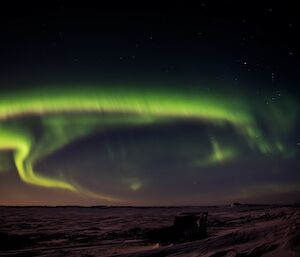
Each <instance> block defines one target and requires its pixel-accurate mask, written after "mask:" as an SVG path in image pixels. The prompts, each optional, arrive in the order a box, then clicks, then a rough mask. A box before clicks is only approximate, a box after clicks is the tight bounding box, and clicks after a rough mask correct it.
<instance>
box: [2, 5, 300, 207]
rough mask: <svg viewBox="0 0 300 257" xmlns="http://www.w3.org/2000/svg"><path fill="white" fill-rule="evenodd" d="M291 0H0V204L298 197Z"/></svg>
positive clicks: (295, 22) (299, 145)
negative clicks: (90, 1) (112, 2)
mask: <svg viewBox="0 0 300 257" xmlns="http://www.w3.org/2000/svg"><path fill="white" fill-rule="evenodd" d="M292 2H293V1H285V2H282V3H281V5H275V4H274V3H273V4H272V2H271V4H267V1H265V4H261V3H260V4H256V3H255V1H223V2H222V1H200V2H199V4H198V5H197V6H188V5H185V4H184V3H183V2H178V3H176V2H174V3H173V5H172V6H159V7H157V6H146V7H142V6H132V7H131V6H125V5H124V6H117V4H116V6H115V7H114V8H113V6H104V5H102V6H100V7H89V8H85V7H82V6H68V5H66V4H64V3H63V2H61V4H57V5H55V4H52V5H51V6H44V7H42V6H34V7H30V6H13V7H11V6H10V7H6V6H3V7H2V11H1V12H2V15H1V18H0V19H1V26H0V35H1V40H0V204H1V205H139V206H141V205H144V206H149V205H207V204H208V205H210V204H229V203H232V202H246V203H295V202H299V199H300V173H299V165H300V158H299V157H300V134H299V132H300V120H299V98H300V93H299V92H298V86H299V85H300V78H299V67H300V65H299V54H300V49H299V46H300V42H299V39H297V36H298V35H299V32H300V31H299V14H298V12H297V10H298V9H297V8H296V4H292Z"/></svg>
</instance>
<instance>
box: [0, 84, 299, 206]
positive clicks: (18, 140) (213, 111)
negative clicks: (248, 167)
mask: <svg viewBox="0 0 300 257" xmlns="http://www.w3.org/2000/svg"><path fill="white" fill-rule="evenodd" d="M260 108H261V107H260V106H259V104H258V103H253V101H252V102H249V101H248V100H247V99H244V98H242V96H238V97H236V96H234V95H230V94H229V95H228V94H226V95H222V94H212V93H210V94H208V93H207V92H201V91H196V92H190V91H183V90H181V91H180V90H177V91H176V90H170V89H161V90H154V89H138V88H133V87H132V88H126V90H125V89H124V88H122V87H119V88H118V87H113V89H111V88H109V87H95V86H93V87H73V88H70V87H66V88H63V87H61V88H58V87H57V88H53V87H52V88H51V89H50V88H49V89H47V88H45V87H43V88H42V89H32V90H24V91H22V90H19V91H18V92H15V93H8V92H7V93H2V94H1V95H0V149H2V150H5V151H7V150H10V151H12V152H13V156H14V163H15V167H16V169H17V172H18V174H19V177H20V178H21V180H22V181H23V182H25V183H28V184H32V185H36V186H40V187H49V188H61V189H65V190H69V191H72V192H77V193H83V194H87V195H89V196H92V197H99V198H100V199H109V200H111V201H114V200H116V199H114V198H113V197H109V196H105V195H102V194H96V193H92V192H89V191H88V190H87V189H84V188H82V187H81V186H80V185H79V184H77V183H75V182H72V181H68V180H67V179H64V178H54V177H48V176H45V175H41V174H40V173H39V172H38V171H36V170H35V169H34V164H35V162H36V161H38V160H40V159H42V158H44V157H45V156H47V155H51V154H52V153H54V152H55V151H57V150H58V149H60V148H63V147H64V146H65V145H67V144H69V143H70V142H72V141H74V140H76V139H78V138H81V137H84V136H86V135H88V134H90V133H92V132H95V131H98V132H100V133H101V131H107V130H110V129H112V128H114V127H119V126H128V127H130V126H147V125H149V124H157V123H159V124H169V123H172V122H174V121H176V122H178V121H179V122H185V121H188V120H191V121H201V122H204V123H206V124H211V125H212V126H216V127H220V128H222V127H224V126H230V128H231V129H232V131H234V133H236V134H237V135H238V136H239V137H240V138H241V139H242V140H243V141H244V144H245V145H246V146H247V147H249V148H250V149H252V150H253V151H256V152H259V153H260V154H262V155H264V154H276V155H281V156H282V157H284V156H285V155H286V153H287V146H286V142H285V139H286V138H287V136H288V134H289V133H290V131H291V130H293V129H294V124H295V123H296V119H297V113H298V112H297V109H298V106H297V104H296V101H294V100H292V98H291V97H289V98H288V99H284V98H281V99H280V104H279V105H276V104H275V103H274V104H273V105H270V106H268V108H265V110H264V113H263V114H261V113H259V112H258V110H259V109H260ZM282 109H285V110H287V109H289V115H286V114H284V113H283V112H282ZM262 115H263V116H267V117H268V120H269V123H268V124H266V126H265V127H262V126H261V125H260V121H259V119H260V116H262ZM26 117H36V118H37V119H39V120H40V122H41V126H42V135H39V136H38V135H36V133H35V132H34V131H32V129H30V127H29V126H26V124H25V123H24V122H22V119H24V118H26ZM274 124H276V129H275V130H274V129H272V128H274ZM264 130H268V131H271V132H272V133H269V135H268V136H267V137H266V136H265V132H264ZM270 135H271V136H270ZM237 154H238V150H237V149H234V148H233V145H232V146H228V145H227V146H225V145H222V143H221V142H219V141H218V139H217V138H215V137H214V136H213V135H212V136H211V152H207V154H205V156H202V157H200V160H197V161H196V162H195V165H196V166H200V167H201V166H211V165H218V164H221V163H223V162H225V161H234V159H235V158H236V156H237ZM130 187H131V188H132V189H133V190H134V191H136V190H138V189H139V188H140V187H141V183H140V182H136V181H135V180H134V183H132V184H131V185H130Z"/></svg>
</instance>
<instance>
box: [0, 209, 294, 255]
mask: <svg viewBox="0 0 300 257" xmlns="http://www.w3.org/2000/svg"><path fill="white" fill-rule="evenodd" d="M203 212H208V222H207V235H206V236H205V238H202V239H199V240H194V241H188V242H176V243H172V242H167V243H164V244H163V243H161V242H159V240H157V242H155V238H154V239H152V240H148V237H147V235H148V233H149V231H153V230H155V229H158V231H160V230H159V229H160V228H165V227H170V226H171V225H172V224H173V221H174V218H175V217H176V216H177V215H178V214H182V213H193V214H197V213H203ZM0 256H49V257H50V256H51V257H55V256H83V257H93V256H137V257H138V256H141V257H143V256H156V257H158V256H193V257H195V256H207V257H208V256H210V257H221V256H237V257H244V256H245V257H246V256H252V257H254V256H255V257H258V256H286V257H288V256H300V208H299V207H295V206H243V205H242V206H234V207H180V208H125V207H123V208H108V207H97V208H95V207H94V208H79V207H56V208H41V207H23V208H13V207H1V208H0Z"/></svg>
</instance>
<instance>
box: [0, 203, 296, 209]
mask: <svg viewBox="0 0 300 257" xmlns="http://www.w3.org/2000/svg"><path fill="white" fill-rule="evenodd" d="M198 207H201V208H221V207H300V203H294V204H288V203H282V204H268V203H266V204H255V203H233V204H224V205H170V206H132V205H121V206H116V205H113V206H110V205H91V206H83V205H0V208H82V209H93V208H94V209H98V208H99V209H109V208H111V209H113V208H119V209H121V208H133V209H148V208H149V209H153V208H198Z"/></svg>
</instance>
